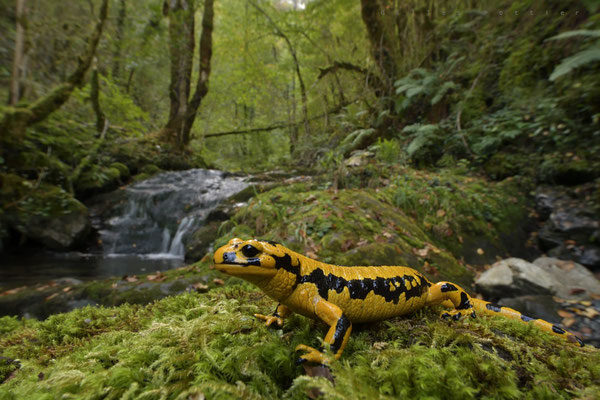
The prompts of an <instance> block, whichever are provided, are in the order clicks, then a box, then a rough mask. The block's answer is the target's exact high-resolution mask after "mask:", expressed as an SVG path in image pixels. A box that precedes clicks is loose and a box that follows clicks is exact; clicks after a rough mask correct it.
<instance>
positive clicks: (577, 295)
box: [533, 257, 600, 300]
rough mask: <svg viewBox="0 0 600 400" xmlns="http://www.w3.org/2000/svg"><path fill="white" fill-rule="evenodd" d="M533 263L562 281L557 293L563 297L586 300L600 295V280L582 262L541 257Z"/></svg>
mask: <svg viewBox="0 0 600 400" xmlns="http://www.w3.org/2000/svg"><path fill="white" fill-rule="evenodd" d="M533 263H534V264H535V265H537V266H538V267H540V268H542V269H543V270H544V271H546V272H547V273H549V274H550V275H552V276H553V277H554V278H555V279H556V280H557V281H559V282H560V285H559V286H557V288H556V295H557V296H559V297H561V298H563V299H579V300H584V299H591V298H592V297H593V296H592V295H593V294H599V295H600V281H598V279H596V277H595V276H594V274H592V273H591V272H590V271H589V270H588V269H587V268H585V267H584V266H583V265H581V264H578V263H576V262H573V261H569V260H566V261H565V260H559V259H557V258H553V257H540V258H538V259H536V260H535V261H534V262H533Z"/></svg>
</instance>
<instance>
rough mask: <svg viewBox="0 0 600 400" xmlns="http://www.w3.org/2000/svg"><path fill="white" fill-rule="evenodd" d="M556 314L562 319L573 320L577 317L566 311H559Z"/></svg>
mask: <svg viewBox="0 0 600 400" xmlns="http://www.w3.org/2000/svg"><path fill="white" fill-rule="evenodd" d="M556 313H557V314H558V315H560V316H561V317H563V318H573V317H574V316H575V314H573V313H570V312H568V311H565V310H558V311H557V312H556Z"/></svg>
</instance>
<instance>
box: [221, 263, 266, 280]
mask: <svg viewBox="0 0 600 400" xmlns="http://www.w3.org/2000/svg"><path fill="white" fill-rule="evenodd" d="M215 268H216V269H217V270H219V271H221V272H224V273H226V274H227V275H233V276H243V275H261V276H265V277H267V276H273V275H275V274H276V273H277V271H276V270H274V269H272V268H263V267H259V266H256V265H252V264H242V263H239V264H238V263H228V264H215Z"/></svg>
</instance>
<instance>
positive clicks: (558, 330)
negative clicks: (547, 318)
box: [552, 325, 567, 335]
mask: <svg viewBox="0 0 600 400" xmlns="http://www.w3.org/2000/svg"><path fill="white" fill-rule="evenodd" d="M552 332H554V333H558V334H559V335H564V334H565V333H567V332H565V331H564V329H562V328H559V327H558V326H556V325H552Z"/></svg>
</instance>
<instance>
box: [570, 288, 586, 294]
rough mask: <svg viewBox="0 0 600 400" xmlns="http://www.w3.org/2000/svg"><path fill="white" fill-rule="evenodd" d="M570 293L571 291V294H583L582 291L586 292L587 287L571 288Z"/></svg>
mask: <svg viewBox="0 0 600 400" xmlns="http://www.w3.org/2000/svg"><path fill="white" fill-rule="evenodd" d="M569 293H571V294H582V293H585V289H582V288H571V289H570V290H569Z"/></svg>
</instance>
